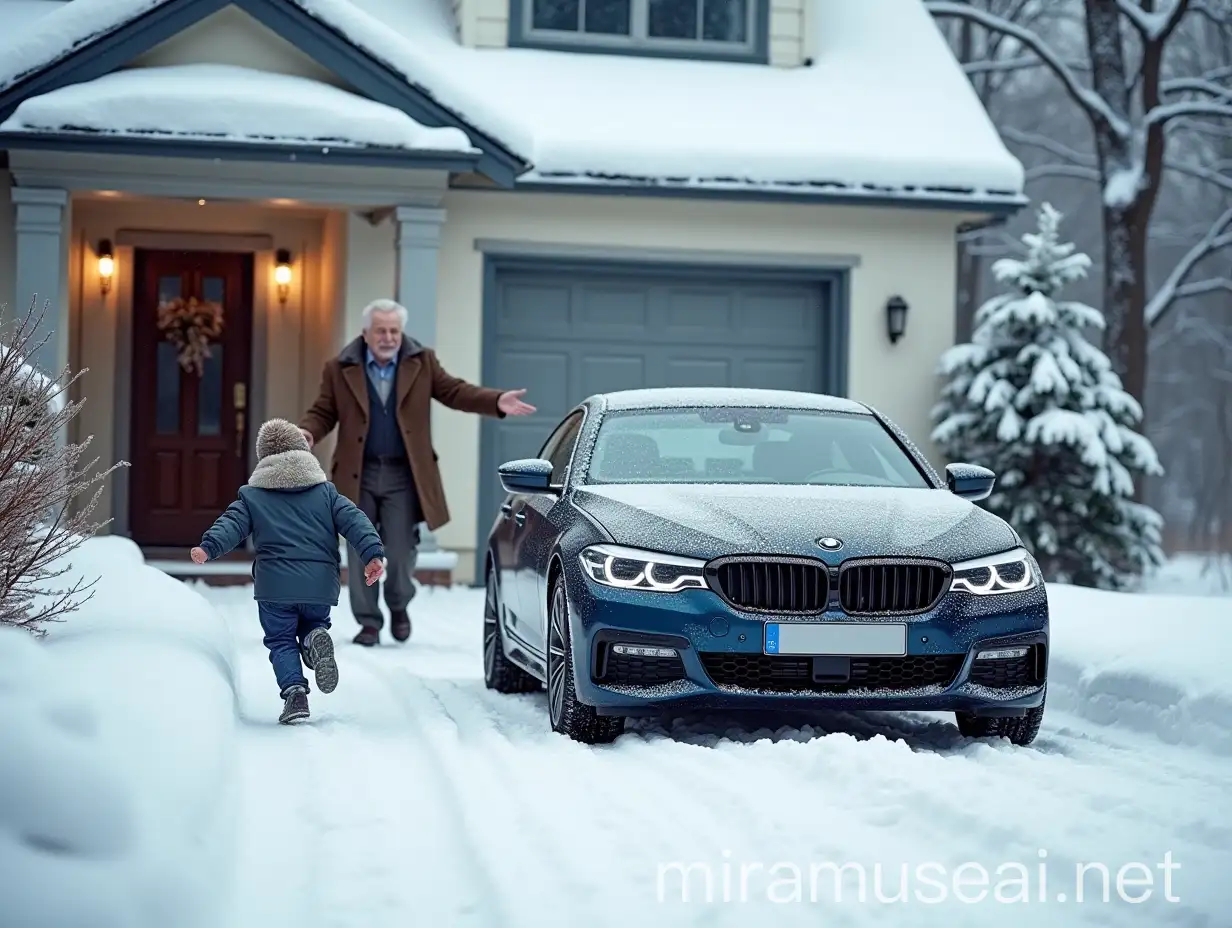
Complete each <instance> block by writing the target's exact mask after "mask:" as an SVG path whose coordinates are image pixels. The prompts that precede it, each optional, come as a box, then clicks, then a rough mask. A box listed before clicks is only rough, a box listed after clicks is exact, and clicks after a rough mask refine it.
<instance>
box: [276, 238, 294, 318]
mask: <svg viewBox="0 0 1232 928" xmlns="http://www.w3.org/2000/svg"><path fill="white" fill-rule="evenodd" d="M274 283H276V284H277V285H278V302H279V303H282V304H283V305H284V306H285V305H286V302H287V297H288V296H289V295H290V293H291V252H289V251H288V250H287V249H285V248H279V249H278V251H277V252H276V253H275V255H274Z"/></svg>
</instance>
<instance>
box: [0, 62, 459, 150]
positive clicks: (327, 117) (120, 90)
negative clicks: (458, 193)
mask: <svg viewBox="0 0 1232 928" xmlns="http://www.w3.org/2000/svg"><path fill="white" fill-rule="evenodd" d="M0 131H4V132H101V133H107V134H109V135H119V136H140V137H142V138H151V137H154V138H157V137H160V136H162V137H174V138H180V139H184V138H193V139H214V140H219V139H225V140H227V141H241V142H256V143H262V142H284V143H312V144H327V145H332V146H335V147H354V146H380V147H384V148H398V149H407V150H412V151H448V152H475V151H478V149H475V148H474V147H473V146H472V145H471V143H470V139H468V138H467V137H466V134H465V133H464V132H463V131H462V130H461V129H454V128H429V127H426V126H422V125H420V124H419V123H417V122H416V121H415V120H413V119H411V117H409V116H407V115H406V114H405V113H403V112H402V111H401V110H398V109H395V108H394V107H392V106H386V105H385V104H383V103H377V102H375V101H373V100H368V99H366V98H364V97H359V96H356V95H355V94H352V93H348V92H347V91H345V90H341V89H339V88H337V87H331V86H329V85H328V84H322V83H319V82H317V81H313V80H309V79H308V78H305V77H295V76H292V75H288V74H272V73H270V72H268V71H254V70H252V69H251V68H241V67H236V66H234V65H221V64H189V65H177V66H173V67H162V68H132V69H129V70H124V71H116V72H113V73H111V74H108V75H106V76H104V77H100V78H98V79H97V80H93V81H87V82H85V83H82V84H70V85H68V86H67V87H61V88H60V89H59V90H53V91H51V92H50V93H46V94H43V95H42V96H37V97H30V98H29V99H27V100H25V101H23V102H22V103H21V105H20V106H18V107H17V109H16V111H14V113H13V115H12V116H11V117H9V119H7V120H5V121H4V122H3V123H0Z"/></svg>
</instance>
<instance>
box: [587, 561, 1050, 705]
mask: <svg viewBox="0 0 1232 928" xmlns="http://www.w3.org/2000/svg"><path fill="white" fill-rule="evenodd" d="M569 587H570V610H569V611H570V617H571V622H572V629H571V632H572V645H573V657H574V662H575V666H576V667H577V668H578V673H577V674H576V680H577V689H578V695H579V698H580V699H581V701H583V702H585V703H587V704H589V705H592V706H595V707H597V708H598V710H599V712H600V713H601V714H611V715H655V714H659V713H662V712H667V711H693V710H699V709H725V710H746V709H748V710H759V709H779V710H781V709H793V710H809V709H836V708H845V709H884V710H893V709H899V710H921V711H924V710H944V711H956V712H972V713H975V714H978V715H1002V716H1016V715H1022V714H1024V713H1025V712H1026V710H1027V709H1029V708H1033V707H1036V706H1039V705H1041V704H1042V703H1043V701H1044V685H1045V682H1046V680H1047V667H1048V654H1049V637H1048V603H1047V596H1046V594H1045V591H1044V590H1043V588H1036V589H1034V590H1029V591H1026V592H1024V593H1014V594H1007V595H1004V596H987V597H982V596H975V595H972V594H969V593H955V592H951V593H948V594H946V595H945V596H944V597H942V599H941V601H940V602H939V603H938V604H937V605H936V607H935V608H934V609H932V610H931V611H929V612H926V613H920V614H917V615H908V616H898V615H895V616H886V617H884V619H879V618H874V619H870V618H869V617H866V616H861V617H858V618H855V617H850V616H848V615H846V614H845V613H843V612H841V611H838V612H834V611H831V612H826V613H823V614H821V615H809V616H769V617H767V616H763V615H758V614H752V613H747V612H742V611H740V610H737V609H734V608H732V607H731V606H730V605H728V604H727V603H726V602H725V601H724V600H723V599H722V598H721V597H720V596H719V595H718V594H717V593H715V592H713V591H711V590H700V589H692V590H684V591H680V592H677V593H654V592H640V591H630V590H618V589H612V588H610V587H606V586H603V585H602V584H598V583H595V582H594V581H592V580H591V579H590V578H588V577H585V576H583V575H582V574H581V573H580V572H579V573H577V574H575V575H574V576H573V577H572V578H571V582H570V584H569ZM767 621H777V622H796V621H798V622H819V621H825V622H860V623H864V622H869V621H885V622H893V623H906V625H907V632H908V634H907V654H906V656H905V657H852V658H839V659H838V660H837V661H836V660H834V659H815V658H812V657H809V656H796V655H777V654H765V653H763V644H764V635H765V625H766V622H767ZM619 643H623V644H631V645H643V646H651V647H657V648H670V649H674V651H675V652H676V653H675V656H670V657H667V656H659V657H655V656H631V655H628V654H619V653H617V651H616V649H614V648H613V645H616V644H619ZM1023 646H1025V647H1027V649H1028V650H1027V654H1026V656H1025V657H1021V658H1002V659H997V660H991V659H983V660H977V655H978V654H979V652H981V651H984V650H990V649H1004V648H1010V647H1023ZM583 668H586V671H585V672H583Z"/></svg>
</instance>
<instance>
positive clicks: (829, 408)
mask: <svg viewBox="0 0 1232 928" xmlns="http://www.w3.org/2000/svg"><path fill="white" fill-rule="evenodd" d="M591 399H592V400H595V401H598V402H601V403H602V404H603V406H604V408H605V409H606V410H607V411H612V410H622V409H655V408H660V407H683V406H761V407H766V408H778V407H787V408H795V409H819V410H824V411H826V412H849V413H862V414H864V415H866V416H867V415H871V414H872V413H871V412H870V411H869V408H868V407H867V406H865V405H863V404H862V403H857V402H856V401H855V400H849V399H846V398H844V397H841V396H830V395H828V394H825V393H805V392H802V391H795V390H758V389H752V388H747V387H652V388H646V389H641V390H616V391H613V392H611V393H597V394H595V395H594V396H593V397H591Z"/></svg>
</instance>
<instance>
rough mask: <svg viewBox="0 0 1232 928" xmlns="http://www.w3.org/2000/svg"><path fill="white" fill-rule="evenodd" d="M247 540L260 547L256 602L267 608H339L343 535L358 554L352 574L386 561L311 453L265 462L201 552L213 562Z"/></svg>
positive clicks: (360, 516)
mask: <svg viewBox="0 0 1232 928" xmlns="http://www.w3.org/2000/svg"><path fill="white" fill-rule="evenodd" d="M249 535H252V539H253V543H254V545H255V547H256V560H255V561H254V563H253V569H252V577H253V581H254V589H253V598H254V599H258V600H264V601H267V602H281V603H316V604H325V605H330V606H336V605H337V604H338V597H339V593H340V592H341V586H342V585H341V582H340V580H339V571H340V569H341V566H342V562H341V558H340V557H339V552H338V536H339V535H342V536H343V537H344V538H346V540H347V541H348V542H350V543H351V544H352V545H354V546H355V548H356V550H358V551H359V552H360V556H361V559H362V560H361V563H359V564H352V565H350V569H351V570H363V569H364V565H365V564H367V563H368V562H369V561H371V560H372V559H373V558H379V557H380V558H383V557H384V556H385V549H384V546H383V545H382V544H381V538H380V536H379V535H378V534H377V532H376V529H375V528H374V527H373V525H372V522H371V521H370V520H369V519H368V517H367V516H366V515H364V513H363V511H362V510H360V508H359V507H358V506H356V505H355V504H354V503H352V502H351V501H350V500H349V499H347V498H346V497H345V496H342V495H341V494H340V493H339V492H338V489H337V487H335V486H334V485H333V484H332V483H330V482H329V481H328V480H327V479H326V477H325V472H324V471H322V470H321V465H320V464H319V463H318V462H317V459H316V458H315V457H313V456H312V454H311V453H309V452H307V451H287V452H284V453H283V454H274V455H270V456H269V457H267V458H264V459H262V461H261V462H260V463H259V464H258V465H257V468H256V470H254V471H253V473H252V476H251V477H250V478H249V481H248V484H247V485H245V486H243V487H240V493H239V499H237V500H236V501H235V502H234V503H232V504H231V505H230V506H228V507H227V510H226V512H224V513H223V514H222V515H221V516H219V517H218V520H217V521H216V522H215V523H214V524H213V525H212V526H211V527H210V528H209V529H208V530H207V531H206V533H205V534H204V535H203V536H202V538H201V547H202V548H204V549H205V552H206V554H208V555H209V556H210V559H211V560H213V559H215V558H220V557H222V556H223V555H224V554H226V553H228V552H229V551H232V550H234V549H235V548H237V547H239V545H241V544H242V543H243V542H244V539H246V538H247V537H248V536H249Z"/></svg>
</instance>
